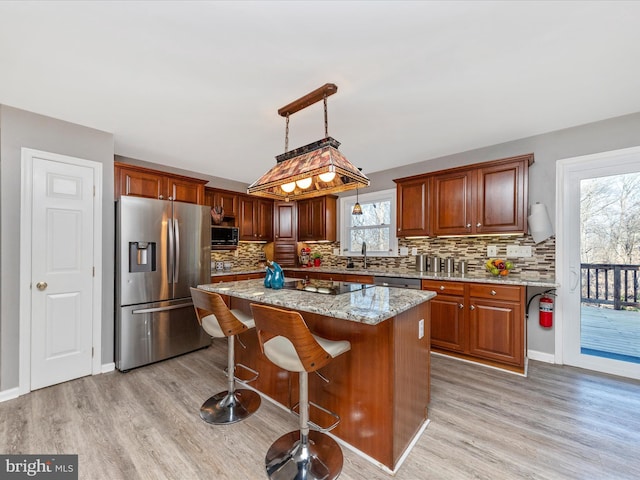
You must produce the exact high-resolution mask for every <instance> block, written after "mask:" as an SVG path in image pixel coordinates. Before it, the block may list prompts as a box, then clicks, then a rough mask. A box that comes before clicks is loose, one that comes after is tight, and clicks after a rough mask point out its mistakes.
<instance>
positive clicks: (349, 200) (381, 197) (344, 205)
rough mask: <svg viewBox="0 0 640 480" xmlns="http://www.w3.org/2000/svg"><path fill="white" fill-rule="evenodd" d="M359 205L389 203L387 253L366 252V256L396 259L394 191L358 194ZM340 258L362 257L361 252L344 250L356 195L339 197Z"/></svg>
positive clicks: (346, 246)
mask: <svg viewBox="0 0 640 480" xmlns="http://www.w3.org/2000/svg"><path fill="white" fill-rule="evenodd" d="M358 197H359V198H358V200H359V202H360V204H364V203H371V202H375V201H389V202H391V207H390V208H391V212H390V213H391V223H390V224H389V250H390V251H389V252H378V251H368V252H367V256H371V257H397V256H398V237H397V236H396V190H395V189H389V190H379V191H377V192H371V193H360V194H359V195H358ZM338 203H339V204H340V256H341V257H362V252H361V251H360V250H358V251H348V250H345V249H346V248H348V245H349V243H350V242H349V229H350V227H351V216H352V215H351V212H352V211H353V206H354V205H355V204H356V195H353V196H349V197H340V198H339V200H338Z"/></svg>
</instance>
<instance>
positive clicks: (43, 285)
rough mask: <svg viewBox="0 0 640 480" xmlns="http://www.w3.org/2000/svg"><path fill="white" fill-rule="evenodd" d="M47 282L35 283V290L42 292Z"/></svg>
mask: <svg viewBox="0 0 640 480" xmlns="http://www.w3.org/2000/svg"><path fill="white" fill-rule="evenodd" d="M47 286H48V285H47V282H38V283H36V288H37V289H38V290H44V289H45V288H47Z"/></svg>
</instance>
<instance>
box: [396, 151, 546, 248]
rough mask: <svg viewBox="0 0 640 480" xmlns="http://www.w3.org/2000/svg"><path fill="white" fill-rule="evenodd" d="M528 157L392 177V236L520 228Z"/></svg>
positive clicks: (524, 225)
mask: <svg viewBox="0 0 640 480" xmlns="http://www.w3.org/2000/svg"><path fill="white" fill-rule="evenodd" d="M532 163H533V155H532V154H529V155H521V156H518V157H511V158H505V159H502V160H495V161H492V162H486V163H479V164H475V165H469V166H465V167H460V168H453V169H448V170H441V171H438V172H433V173H429V174H425V175H417V176H414V177H407V178H400V179H397V180H394V181H395V182H396V183H397V217H396V218H397V221H398V236H399V237H406V236H412V235H416V236H418V235H435V236H442V235H479V234H504V233H509V234H513V233H516V234H517V233H521V234H525V233H526V232H527V220H526V219H527V206H528V196H529V191H528V184H529V177H528V173H529V165H531V164H532ZM423 198H426V199H428V201H423Z"/></svg>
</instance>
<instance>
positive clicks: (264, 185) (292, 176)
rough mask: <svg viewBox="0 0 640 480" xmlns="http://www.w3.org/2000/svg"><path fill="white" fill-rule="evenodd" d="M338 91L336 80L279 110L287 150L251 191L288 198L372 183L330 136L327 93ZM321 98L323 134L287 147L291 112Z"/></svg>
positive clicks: (249, 190)
mask: <svg viewBox="0 0 640 480" xmlns="http://www.w3.org/2000/svg"><path fill="white" fill-rule="evenodd" d="M337 91H338V87H337V86H336V85H335V84H333V83H327V84H325V85H323V86H322V87H320V88H318V89H316V90H314V91H313V92H311V93H308V94H307V95H305V96H304V97H301V98H299V99H298V100H295V101H293V102H291V103H290V104H288V105H285V106H284V107H282V108H280V109H279V110H278V114H279V115H281V116H283V117H285V118H286V128H285V153H283V154H281V155H278V156H277V157H276V161H277V163H276V165H275V166H274V167H273V168H271V169H270V170H269V171H268V172H267V173H265V174H264V175H262V176H261V177H260V178H259V179H258V180H256V181H255V182H253V183H252V184H251V185H250V186H249V188H248V189H247V192H248V193H250V194H254V195H258V196H262V197H267V198H273V199H276V200H287V201H288V200H298V199H303V198H311V197H319V196H322V195H327V194H329V193H337V192H343V191H346V190H353V189H354V188H355V189H357V188H361V187H368V186H369V184H370V182H369V179H368V178H367V177H366V175H364V174H363V173H361V172H360V170H359V169H358V168H356V167H354V166H353V165H352V164H351V162H349V160H347V159H346V158H345V157H344V156H343V155H342V153H340V151H339V150H338V147H339V146H340V142H338V141H337V140H336V139H334V138H332V137H330V136H329V133H328V121H327V97H328V96H330V95H333V94H334V93H336V92H337ZM320 100H322V101H323V102H324V129H325V132H324V133H325V136H324V138H323V139H321V140H318V141H316V142H313V143H310V144H308V145H305V146H303V147H299V148H296V149H295V150H292V151H290V152H289V151H287V150H288V147H289V116H290V115H291V114H293V113H295V112H298V111H300V110H302V109H304V108H306V107H308V106H310V105H313V104H314V103H316V102H319V101H320Z"/></svg>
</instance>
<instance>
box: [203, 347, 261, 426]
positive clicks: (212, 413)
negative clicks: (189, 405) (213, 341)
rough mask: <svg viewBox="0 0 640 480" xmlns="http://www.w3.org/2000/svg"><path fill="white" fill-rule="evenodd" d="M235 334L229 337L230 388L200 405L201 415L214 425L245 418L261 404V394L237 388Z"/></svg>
mask: <svg viewBox="0 0 640 480" xmlns="http://www.w3.org/2000/svg"><path fill="white" fill-rule="evenodd" d="M234 339H235V335H231V336H230V337H227V344H228V349H227V370H228V373H227V384H228V387H227V388H228V390H227V391H225V392H220V393H217V394H216V395H214V396H213V397H211V398H209V399H208V400H207V401H206V402H204V403H203V404H202V406H201V407H200V417H201V418H202V419H203V420H204V421H205V422H207V423H212V424H214V425H228V424H231V423H236V422H239V421H240V420H244V419H245V418H247V417H248V416H249V415H251V414H252V413H253V412H255V411H256V410H257V409H258V407H259V406H260V395H258V394H257V393H256V392H254V391H253V390H249V389H245V388H242V389H237V390H236V388H235V377H234V376H235V373H234V365H235V363H234V362H235V351H234V346H235V343H234Z"/></svg>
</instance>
